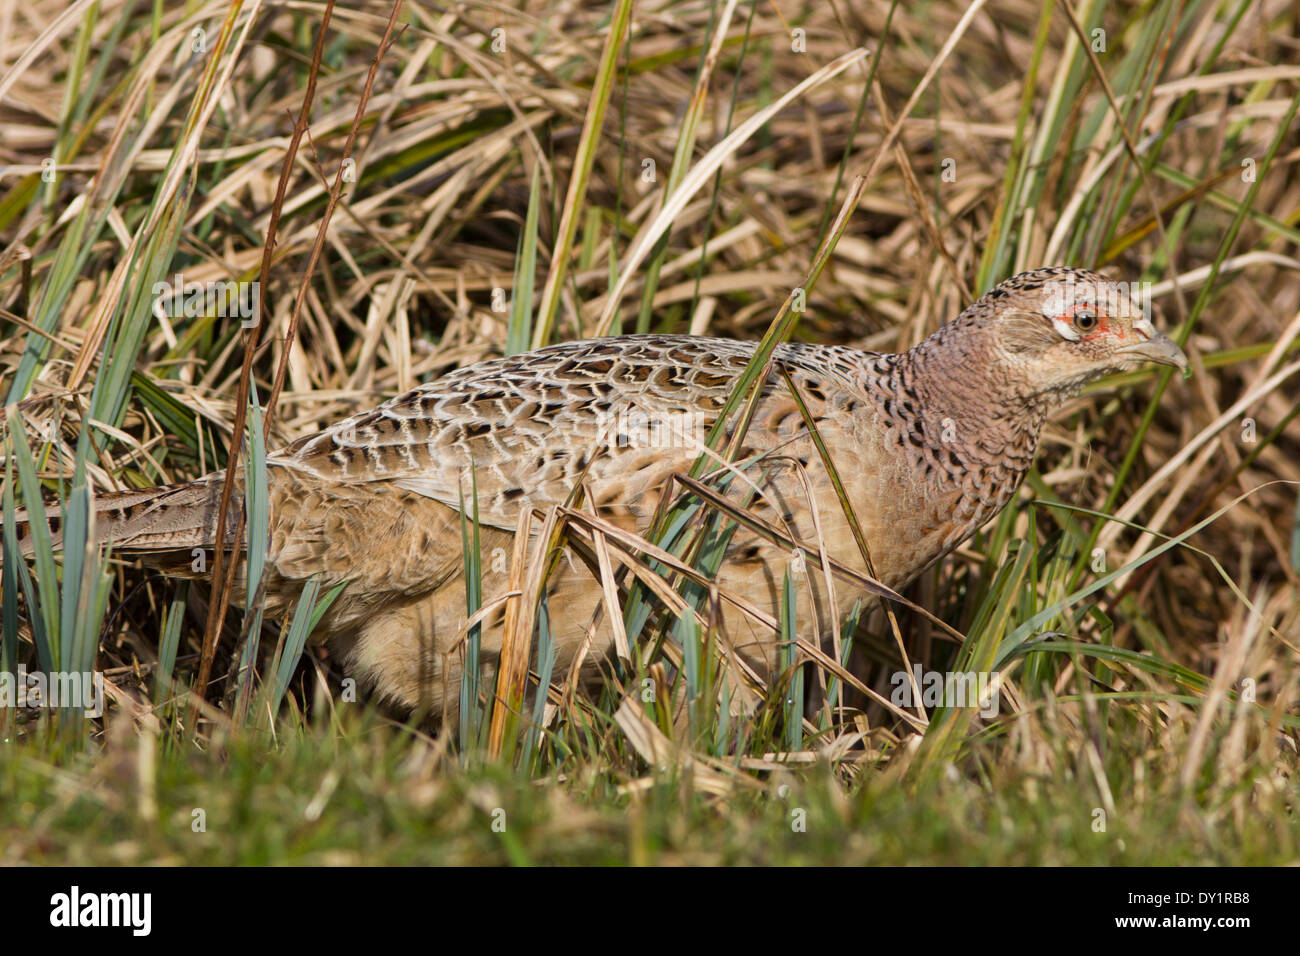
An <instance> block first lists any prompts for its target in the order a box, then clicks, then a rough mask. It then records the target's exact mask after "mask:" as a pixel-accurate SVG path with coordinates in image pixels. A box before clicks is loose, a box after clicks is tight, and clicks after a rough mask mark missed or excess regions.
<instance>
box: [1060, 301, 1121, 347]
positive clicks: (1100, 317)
mask: <svg viewBox="0 0 1300 956" xmlns="http://www.w3.org/2000/svg"><path fill="white" fill-rule="evenodd" d="M1085 309H1091V310H1092V311H1093V312H1094V313H1096V316H1097V327H1096V328H1094V329H1093V330H1092V331H1091V332H1088V333H1087V334H1083V333H1082V332H1081V333H1080V334H1081V335H1082V336H1083V337H1082V338H1081V339H1080V340H1079V341H1081V342H1091V341H1092V340H1093V339H1097V338H1101V337H1102V336H1103V335H1111V334H1112V333H1111V330H1110V316H1108V315H1107V314H1106V313H1105V312H1103V311H1102V310H1101V309H1099V308H1098V307H1097V306H1095V305H1089V304H1087V303H1086V302H1078V303H1075V304H1074V305H1072V306H1070V307H1069V308H1068V309H1066V310H1065V314H1064V315H1062V316H1061V318H1063V319H1065V320H1066V321H1068V322H1070V323H1072V324H1073V321H1074V316H1075V314H1076V313H1077V312H1080V311H1083V310H1085Z"/></svg>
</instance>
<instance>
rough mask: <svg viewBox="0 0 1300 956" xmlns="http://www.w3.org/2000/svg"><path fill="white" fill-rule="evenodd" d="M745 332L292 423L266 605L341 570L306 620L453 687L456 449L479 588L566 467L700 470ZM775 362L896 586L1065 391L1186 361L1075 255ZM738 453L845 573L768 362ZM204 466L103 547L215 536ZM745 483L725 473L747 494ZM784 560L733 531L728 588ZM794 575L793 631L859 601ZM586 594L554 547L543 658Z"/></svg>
mask: <svg viewBox="0 0 1300 956" xmlns="http://www.w3.org/2000/svg"><path fill="white" fill-rule="evenodd" d="M753 349H754V346H753V344H751V343H747V342H737V341H729V340H723V339H712V338H692V337H678V336H622V337H617V338H610V339H599V340H592V341H585V342H574V343H569V344H564V345H556V346H552V347H550V348H545V349H541V350H539V351H535V352H530V353H527V354H524V355H516V356H511V357H509V358H502V359H493V360H490V361H486V362H481V363H479V364H477V365H474V366H471V367H469V368H465V369H461V370H460V371H457V372H455V373H453V374H450V375H447V376H445V377H443V378H441V379H438V380H437V381H434V382H430V383H428V384H427V385H423V386H420V387H419V388H416V389H415V390H413V391H411V392H409V393H407V394H405V395H402V396H400V397H398V398H395V399H393V400H392V401H389V402H387V403H385V404H384V405H382V406H380V407H379V408H377V409H375V410H374V411H371V412H367V413H366V414H363V415H358V416H355V417H353V418H350V419H347V420H346V421H343V422H340V423H339V424H337V425H334V426H333V427H331V428H328V429H326V430H325V431H323V432H321V433H319V434H317V435H313V436H309V437H307V438H304V439H302V440H301V441H298V442H295V443H294V444H292V445H290V446H289V447H287V448H285V449H283V450H282V451H279V452H277V453H275V454H274V455H272V456H270V459H269V466H270V467H269V474H270V493H271V539H272V540H271V548H270V556H269V565H268V581H267V595H268V599H269V601H270V602H271V603H272V605H273V606H274V605H279V604H283V603H284V602H290V601H292V600H294V598H295V597H296V595H297V593H298V591H299V589H300V588H301V586H302V584H303V582H304V581H305V580H306V579H307V578H309V577H310V576H312V575H314V574H317V573H319V574H321V576H322V582H323V584H324V585H325V586H331V585H333V584H336V583H340V582H344V581H346V582H348V584H347V587H346V588H345V589H344V591H343V593H342V595H341V596H340V598H339V599H338V600H337V602H336V603H335V605H334V607H333V608H332V609H331V611H330V613H329V614H328V615H327V616H326V618H325V619H324V620H323V621H322V623H321V626H320V628H319V630H318V633H317V637H319V638H321V639H327V640H329V641H330V642H331V644H332V645H333V647H334V648H335V650H336V651H337V652H339V653H340V654H341V655H342V657H343V659H344V661H345V662H346V664H345V666H346V667H347V668H348V669H349V670H350V672H352V673H353V674H354V675H356V676H358V677H360V678H362V679H363V681H364V682H366V683H368V684H370V685H371V686H373V687H374V688H376V689H377V691H378V692H379V694H380V695H381V696H383V697H384V698H387V699H389V700H391V701H393V702H396V703H397V704H399V705H401V706H405V707H414V706H417V705H421V704H423V705H426V706H432V707H433V708H434V709H435V711H436V710H438V709H440V708H443V707H444V706H446V705H448V704H449V705H450V706H451V707H454V706H455V687H456V683H457V681H458V679H459V670H460V662H459V658H458V656H457V655H456V654H451V653H449V652H450V651H451V650H452V648H453V646H454V645H455V641H456V638H457V635H458V633H459V631H460V629H461V627H462V625H463V623H464V620H465V592H464V580H463V575H462V571H461V569H462V560H463V559H462V553H461V534H460V514H459V508H460V502H461V500H462V498H461V496H462V495H465V496H467V497H468V495H469V494H470V488H471V487H472V482H471V480H470V468H471V467H473V468H474V469H475V477H476V481H477V488H478V496H479V497H478V509H479V520H480V522H481V524H482V528H483V542H482V545H483V554H484V581H483V592H484V597H485V599H486V600H491V598H492V597H494V596H495V595H497V594H499V593H502V592H503V591H504V590H505V588H506V583H507V580H506V574H505V571H504V562H503V561H494V560H492V556H493V555H494V553H496V554H509V553H510V550H511V547H512V540H513V533H514V529H515V527H516V525H517V520H518V515H519V512H520V509H522V508H525V507H529V508H534V509H540V510H545V509H546V508H548V507H549V506H552V505H557V504H562V503H563V502H564V501H565V500H566V499H567V498H568V497H569V495H570V493H571V491H572V489H573V487H574V484H575V482H577V481H578V480H579V479H580V478H583V480H584V481H585V482H586V485H587V487H588V488H589V489H590V491H591V495H592V499H593V501H594V503H595V505H596V508H597V511H598V513H599V514H600V515H602V516H604V517H607V518H609V519H611V520H612V521H614V522H615V523H617V524H619V525H621V526H622V527H624V528H627V529H630V530H635V531H637V532H645V531H646V530H647V528H648V526H649V522H650V520H651V516H652V515H653V513H654V511H655V508H656V507H657V505H658V504H659V496H660V493H661V492H662V490H663V488H664V486H665V482H666V481H667V479H668V476H669V475H670V474H672V473H673V472H685V471H686V470H687V469H688V468H689V467H690V464H691V462H692V461H693V460H694V459H695V457H696V456H697V454H698V453H699V451H700V448H699V442H700V441H701V440H702V439H703V437H704V435H705V434H706V433H707V431H708V428H709V427H710V426H711V425H712V424H713V421H714V419H715V417H716V415H717V412H718V410H719V408H721V406H722V405H723V403H724V401H725V400H726V397H727V395H728V393H729V391H730V389H731V387H732V385H733V383H734V381H735V379H736V377H737V376H739V375H740V373H741V371H742V370H743V369H744V368H745V365H746V363H747V362H748V361H749V359H750V357H751V355H752V354H753ZM775 359H776V363H777V364H778V365H779V366H780V367H781V368H783V369H785V370H786V371H787V372H788V373H789V374H790V376H791V378H792V379H793V381H794V383H795V385H796V386H797V388H798V389H799V391H800V393H801V394H802V395H803V397H804V398H805V400H806V401H807V403H808V406H809V410H810V411H811V413H812V415H813V416H814V417H815V419H816V421H817V425H818V429H819V431H820V433H821V435H822V437H823V439H824V440H825V441H826V443H827V445H828V447H829V450H830V453H831V456H832V459H833V461H834V462H835V463H836V467H837V470H838V471H839V473H840V476H841V478H842V480H843V482H844V485H845V488H846V491H847V493H848V497H849V499H850V500H851V502H852V504H853V506H854V509H855V512H856V515H857V517H858V519H859V521H860V523H861V526H862V530H863V532H864V533H865V535H866V539H867V544H868V546H869V548H870V552H871V554H872V556H873V559H874V564H875V569H876V572H877V574H878V577H879V578H880V580H881V581H882V582H883V583H884V584H886V585H888V586H890V587H894V588H898V587H901V586H903V585H905V584H906V583H907V582H908V581H910V580H911V579H912V578H914V577H915V576H916V575H917V574H918V573H919V572H920V571H922V570H923V569H924V568H925V567H926V566H928V565H929V564H931V563H932V562H934V561H935V560H936V559H937V558H939V557H940V556H942V555H943V554H946V553H947V552H948V551H951V550H952V549H953V548H954V547H956V546H957V545H958V544H959V543H960V542H961V541H963V540H964V539H965V538H967V537H968V536H969V535H970V534H972V533H973V532H974V531H975V530H976V529H977V528H978V527H979V526H980V525H982V524H983V523H984V522H986V521H987V520H988V519H989V518H991V517H992V516H993V515H995V514H996V513H997V512H998V511H999V510H1000V509H1001V508H1002V507H1004V506H1005V505H1006V504H1007V502H1008V501H1010V500H1011V498H1012V497H1013V496H1014V494H1015V493H1016V489H1017V488H1018V486H1019V483H1020V481H1021V478H1022V477H1023V476H1024V474H1025V471H1026V470H1027V469H1028V467H1029V465H1030V462H1031V461H1032V459H1033V455H1034V450H1035V447H1036V445H1037V442H1038V436H1039V433H1040V430H1041V428H1042V425H1043V422H1044V421H1045V419H1046V417H1047V415H1048V414H1049V413H1050V412H1051V410H1052V409H1053V408H1054V407H1056V406H1057V405H1059V404H1060V402H1061V401H1063V400H1064V399H1065V398H1066V397H1068V396H1070V395H1073V394H1076V393H1077V392H1078V390H1079V389H1081V388H1082V387H1083V386H1084V385H1085V384H1086V383H1088V382H1090V381H1093V380H1095V379H1096V378H1098V377H1100V376H1102V375H1104V374H1106V373H1109V372H1112V371H1116V370H1119V369H1124V368H1131V367H1134V366H1135V365H1136V364H1138V363H1139V362H1141V361H1144V360H1149V361H1156V362H1162V363H1164V364H1170V365H1179V366H1181V367H1184V368H1185V367H1186V359H1185V358H1184V356H1183V354H1182V353H1181V351H1179V350H1178V348H1177V347H1176V346H1175V345H1174V344H1173V343H1172V342H1170V341H1169V340H1168V339H1167V338H1165V337H1164V336H1163V335H1161V334H1160V333H1158V332H1156V330H1155V329H1154V328H1153V327H1152V326H1151V324H1150V322H1149V321H1148V320H1147V319H1145V318H1144V317H1143V316H1142V314H1141V312H1140V310H1138V309H1137V308H1136V307H1135V305H1134V303H1133V302H1132V301H1131V300H1130V298H1129V296H1128V295H1127V293H1126V292H1125V291H1124V290H1123V289H1121V288H1119V287H1117V286H1115V285H1114V284H1112V283H1110V282H1108V280H1106V279H1104V278H1103V277H1101V276H1098V275H1095V274H1093V273H1087V272H1082V271H1078V270H1067V269H1040V270H1035V271H1033V272H1028V273H1024V274H1022V275H1019V276H1016V277H1015V278H1013V279H1010V280H1008V281H1007V282H1005V283H1003V284H1002V285H1000V286H998V287H997V288H996V289H994V290H993V291H992V292H990V293H989V294H988V295H986V296H984V297H983V298H981V299H980V300H979V301H977V302H975V303H974V304H973V305H971V306H970V307H969V308H968V309H966V310H965V311H964V312H963V313H962V314H961V315H960V316H958V317H957V318H956V319H955V320H954V321H952V322H951V323H949V324H947V325H945V326H944V327H942V328H941V329H939V330H938V331H937V332H936V333H935V334H934V335H932V336H930V337H929V338H928V339H926V340H925V341H924V342H922V343H921V344H919V345H918V346H916V347H915V348H913V349H911V350H910V351H908V352H905V353H900V354H877V353H868V352H861V351H857V350H855V349H851V348H844V347H826V346H817V345H805V344H790V345H783V346H780V347H778V349H777V351H776V356H775ZM752 457H758V460H757V461H756V462H755V463H754V464H752V465H750V466H749V467H748V468H747V469H746V474H747V475H748V476H749V478H750V481H752V483H753V484H754V485H755V486H757V488H758V489H759V490H760V492H761V494H760V495H759V497H758V498H757V500H756V501H755V502H754V503H753V504H752V505H751V506H750V508H749V510H750V511H751V513H752V514H754V516H755V517H757V518H758V519H760V520H761V521H764V522H767V523H769V524H771V525H773V526H775V527H778V528H782V529H785V530H786V531H787V532H788V533H789V534H790V535H791V536H792V537H794V538H796V539H799V540H801V541H803V542H808V543H814V542H816V541H818V540H819V534H818V529H819V528H820V540H823V541H825V544H826V549H827V551H828V552H829V554H830V556H831V557H832V558H834V559H835V560H836V561H838V562H840V563H841V564H844V565H846V566H849V567H852V568H856V569H859V570H861V558H860V557H859V554H858V550H857V548H856V546H855V544H854V540H853V537H852V535H851V534H850V530H849V526H848V524H847V522H846V519H845V517H844V515H843V514H842V511H841V509H840V507H839V505H838V502H837V501H836V498H835V496H834V494H833V492H832V491H831V485H830V480H829V477H828V475H827V474H826V472H825V470H824V468H823V466H822V463H821V461H820V458H819V456H818V454H817V452H816V450H815V447H814V445H813V443H812V441H811V439H810V437H809V436H808V434H807V432H806V429H805V428H804V425H803V422H802V420H801V417H800V414H799V411H798V408H797V406H796V404H795V402H794V400H793V398H792V397H791V396H790V393H789V390H788V388H787V387H786V385H785V383H784V381H783V379H782V378H781V376H780V375H778V374H771V375H769V377H768V382H767V384H766V386H765V390H764V393H763V398H762V400H761V401H760V403H759V405H758V408H757V413H756V415H755V417H754V420H753V422H752V424H751V426H750V428H749V430H748V432H747V434H746V438H745V448H744V449H743V453H742V458H752ZM801 472H802V473H803V474H804V475H806V479H805V478H803V477H801ZM583 476H585V478H584V477H583ZM805 481H806V482H807V483H805ZM220 482H221V477H220V476H209V477H208V478H205V479H200V480H199V481H197V482H193V483H190V484H186V485H180V486H173V487H170V488H165V489H153V490H150V491H143V492H131V493H127V494H120V495H110V496H105V497H104V499H103V500H102V504H101V522H100V523H101V529H102V530H104V531H105V532H106V533H107V534H108V535H109V536H110V537H111V538H112V539H113V540H114V542H115V544H116V546H117V547H118V549H119V550H122V551H127V552H134V553H143V554H145V555H146V556H148V557H150V558H152V559H153V560H155V561H157V562H159V563H163V564H166V563H167V560H168V556H169V555H180V556H181V557H182V558H183V561H181V562H180V564H181V565H182V566H183V565H187V564H188V563H189V553H190V549H192V548H195V547H198V548H204V547H211V546H212V544H213V540H212V536H213V533H214V530H213V529H214V527H215V510H216V505H217V502H218V500H219V497H220ZM743 484H744V483H743V482H739V481H737V482H733V488H732V495H733V497H735V498H736V499H737V500H740V496H741V495H742V494H743V493H744V491H745V490H746V489H745V488H744V487H742V486H743ZM809 487H810V488H811V491H812V494H811V495H809V494H808V493H807V488H809ZM814 512H815V513H814ZM814 517H815V518H816V520H814ZM495 549H502V550H501V551H500V552H496V550H495ZM789 558H790V555H789V553H788V552H786V551H784V550H781V549H778V548H776V547H774V546H772V545H770V544H769V543H767V542H766V541H765V540H764V539H762V538H761V537H759V536H757V535H755V534H752V533H750V532H748V531H745V530H743V529H742V530H740V531H738V532H737V533H736V534H735V535H734V537H733V538H732V539H731V542H730V546H729V550H728V556H727V560H726V561H725V562H724V564H723V566H722V570H721V572H720V575H719V578H718V581H719V584H720V586H721V587H722V588H723V589H726V590H729V591H731V592H733V593H736V594H739V595H741V596H743V597H744V598H745V599H747V600H748V601H750V602H752V603H753V604H754V605H755V606H757V607H759V608H761V609H764V610H766V611H767V612H768V613H775V608H776V606H777V598H778V596H779V593H780V588H781V581H782V578H783V575H784V571H785V568H786V567H788V566H789ZM800 594H801V605H800V608H799V622H800V630H801V632H802V633H805V635H810V636H813V637H816V636H818V635H819V634H824V633H826V631H827V630H828V629H829V627H830V625H831V621H832V620H833V619H839V620H842V619H843V615H844V614H845V612H846V611H847V610H848V608H849V607H850V606H851V605H852V604H853V602H854V601H855V600H856V599H857V598H858V597H860V596H861V595H860V594H858V593H855V592H854V591H853V589H851V588H849V587H848V586H846V585H844V584H843V583H842V582H841V583H840V584H839V585H838V586H837V587H836V588H835V593H834V595H833V601H832V600H831V595H830V594H828V593H827V589H826V587H825V583H824V581H823V579H822V576H821V575H820V574H818V573H816V572H815V569H812V568H810V569H809V572H808V573H807V575H806V578H805V580H804V581H802V582H801V587H800ZM600 604H601V595H600V589H599V585H598V583H597V582H596V580H595V578H594V577H593V575H592V574H591V572H590V571H589V570H588V569H587V568H586V567H584V566H582V565H581V563H580V562H573V563H570V564H567V565H566V564H565V563H563V562H562V563H561V565H560V567H559V570H558V571H557V573H556V575H555V576H554V578H553V579H552V581H551V585H550V600H549V608H550V614H551V626H552V629H553V633H554V635H555V638H556V641H557V645H558V653H559V660H558V663H557V668H558V673H564V672H565V671H566V670H567V669H568V668H569V667H570V666H571V664H572V662H573V660H574V657H575V654H576V653H577V651H578V648H579V647H580V645H581V644H582V642H583V638H584V635H585V634H586V633H587V632H588V630H589V628H590V626H591V624H592V622H593V620H595V619H596V617H597V616H598V615H599V614H600V613H601V608H600ZM722 630H723V633H724V634H725V636H726V638H727V640H729V641H730V643H731V644H732V645H733V646H734V647H735V648H736V650H737V652H738V653H739V654H740V655H741V657H742V658H743V659H744V660H745V661H746V662H747V663H748V664H749V665H750V666H752V667H753V668H755V669H756V670H757V671H759V672H760V673H764V674H770V673H772V671H773V669H774V668H775V667H776V664H777V648H776V646H775V643H774V642H773V641H772V639H771V637H770V634H769V633H767V632H765V631H764V630H763V629H762V628H757V627H755V626H754V625H753V623H752V621H750V620H749V619H747V618H746V617H745V616H744V615H743V614H741V613H740V612H738V611H737V610H736V609H735V608H734V607H731V606H730V605H724V608H723V620H722ZM594 634H595V646H594V647H593V652H594V654H593V656H594V657H598V656H599V655H600V654H601V653H602V652H603V651H605V650H607V649H608V648H609V646H610V642H611V640H612V633H611V629H610V627H609V625H608V623H607V622H604V621H601V622H600V623H599V624H598V625H597V627H596V629H595V632H594ZM500 641H501V630H500V626H499V623H498V622H495V621H493V622H490V623H489V625H488V626H487V628H486V629H485V632H484V635H483V649H484V659H485V660H484V663H485V667H486V668H487V672H488V673H491V668H492V666H493V659H494V655H495V654H496V652H497V651H498V650H499V648H500Z"/></svg>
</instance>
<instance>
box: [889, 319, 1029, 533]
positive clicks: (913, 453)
mask: <svg viewBox="0 0 1300 956" xmlns="http://www.w3.org/2000/svg"><path fill="white" fill-rule="evenodd" d="M945 338H946V339H947V340H946V341H945V340H944V339H945ZM979 345H980V343H978V342H973V341H971V337H970V336H939V335H936V336H931V337H930V338H929V339H926V340H925V341H924V342H922V343H921V344H920V345H918V346H916V347H915V348H913V349H911V350H909V351H907V352H902V353H898V354H894V355H881V356H878V357H877V358H876V360H875V362H874V370H873V371H874V372H875V375H874V379H875V381H874V387H873V388H870V389H868V392H869V393H870V394H872V395H873V396H874V400H875V403H876V406H877V412H878V414H879V415H880V417H881V419H882V420H883V421H884V423H885V424H886V425H887V427H888V428H889V429H890V432H891V435H893V436H894V440H895V442H896V444H897V446H898V447H900V448H901V449H903V450H904V452H905V453H906V454H907V455H908V457H909V458H910V459H911V460H912V462H913V464H914V466H915V467H917V468H918V469H919V470H920V471H921V472H922V473H923V474H925V475H926V476H927V477H929V478H931V479H932V480H935V481H937V482H938V483H940V484H942V485H944V486H947V487H950V488H951V487H954V486H955V487H957V488H960V489H961V490H962V492H963V498H967V499H969V500H970V502H971V504H972V505H973V506H977V510H979V511H981V512H982V511H983V510H984V507H985V506H987V505H991V504H992V503H993V502H995V501H1000V502H1003V503H1005V501H1006V500H1008V498H1009V496H1010V495H1011V494H1012V493H1014V491H1015V489H1016V487H1017V486H1018V485H1019V483H1020V480H1021V478H1023V477H1024V474H1025V472H1026V471H1028V469H1029V465H1030V463H1031V462H1032V461H1033V457H1034V451H1035V449H1036V447H1037V445H1038V436H1039V433H1040V432H1041V430H1042V427H1043V422H1044V420H1045V419H1046V416H1047V408H1046V407H1045V404H1044V403H1043V402H1042V401H1040V400H1036V399H1033V398H1026V396H1025V395H1024V394H1023V392H1022V391H1021V390H1019V389H1017V388H1016V387H1015V382H1014V380H1012V379H1011V377H1010V376H1007V375H1001V374H996V370H997V369H998V365H997V364H996V363H995V362H992V361H990V356H989V355H988V354H987V353H986V352H984V351H983V350H982V349H981V348H980V347H979ZM999 507H1000V505H999Z"/></svg>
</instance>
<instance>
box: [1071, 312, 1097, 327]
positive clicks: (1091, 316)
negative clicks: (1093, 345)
mask: <svg viewBox="0 0 1300 956" xmlns="http://www.w3.org/2000/svg"><path fill="white" fill-rule="evenodd" d="M1073 318H1074V327H1075V328H1076V329H1078V330H1079V331H1080V332H1091V331H1092V330H1093V329H1095V328H1096V327H1097V312H1096V310H1095V309H1080V310H1079V311H1078V312H1076V313H1074V316H1073Z"/></svg>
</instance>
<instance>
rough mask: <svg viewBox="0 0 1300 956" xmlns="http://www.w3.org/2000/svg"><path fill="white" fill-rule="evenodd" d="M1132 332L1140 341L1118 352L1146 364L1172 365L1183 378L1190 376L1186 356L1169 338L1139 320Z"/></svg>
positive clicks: (1148, 322) (1146, 321)
mask: <svg viewBox="0 0 1300 956" xmlns="http://www.w3.org/2000/svg"><path fill="white" fill-rule="evenodd" d="M1133 331H1134V332H1136V333H1137V334H1138V335H1139V336H1142V337H1143V338H1142V341H1140V342H1137V343H1136V344H1134V345H1126V346H1124V347H1123V348H1121V349H1120V352H1122V353H1123V354H1125V355H1131V356H1134V357H1136V358H1140V359H1146V360H1147V361H1148V362H1156V363H1157V364H1160V365H1172V366H1174V367H1175V368H1177V369H1179V370H1180V371H1181V372H1182V373H1183V376H1184V377H1186V376H1187V375H1189V374H1190V372H1191V366H1190V365H1188V363H1187V356H1186V355H1185V354H1183V350H1182V349H1180V348H1179V347H1178V346H1177V345H1176V344H1175V343H1174V340H1173V339H1171V338H1170V337H1169V336H1167V335H1165V334H1164V333H1163V332H1159V331H1157V330H1156V327H1155V326H1154V325H1152V324H1151V323H1150V321H1148V320H1147V319H1141V320H1139V321H1137V322H1134V323H1133Z"/></svg>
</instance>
